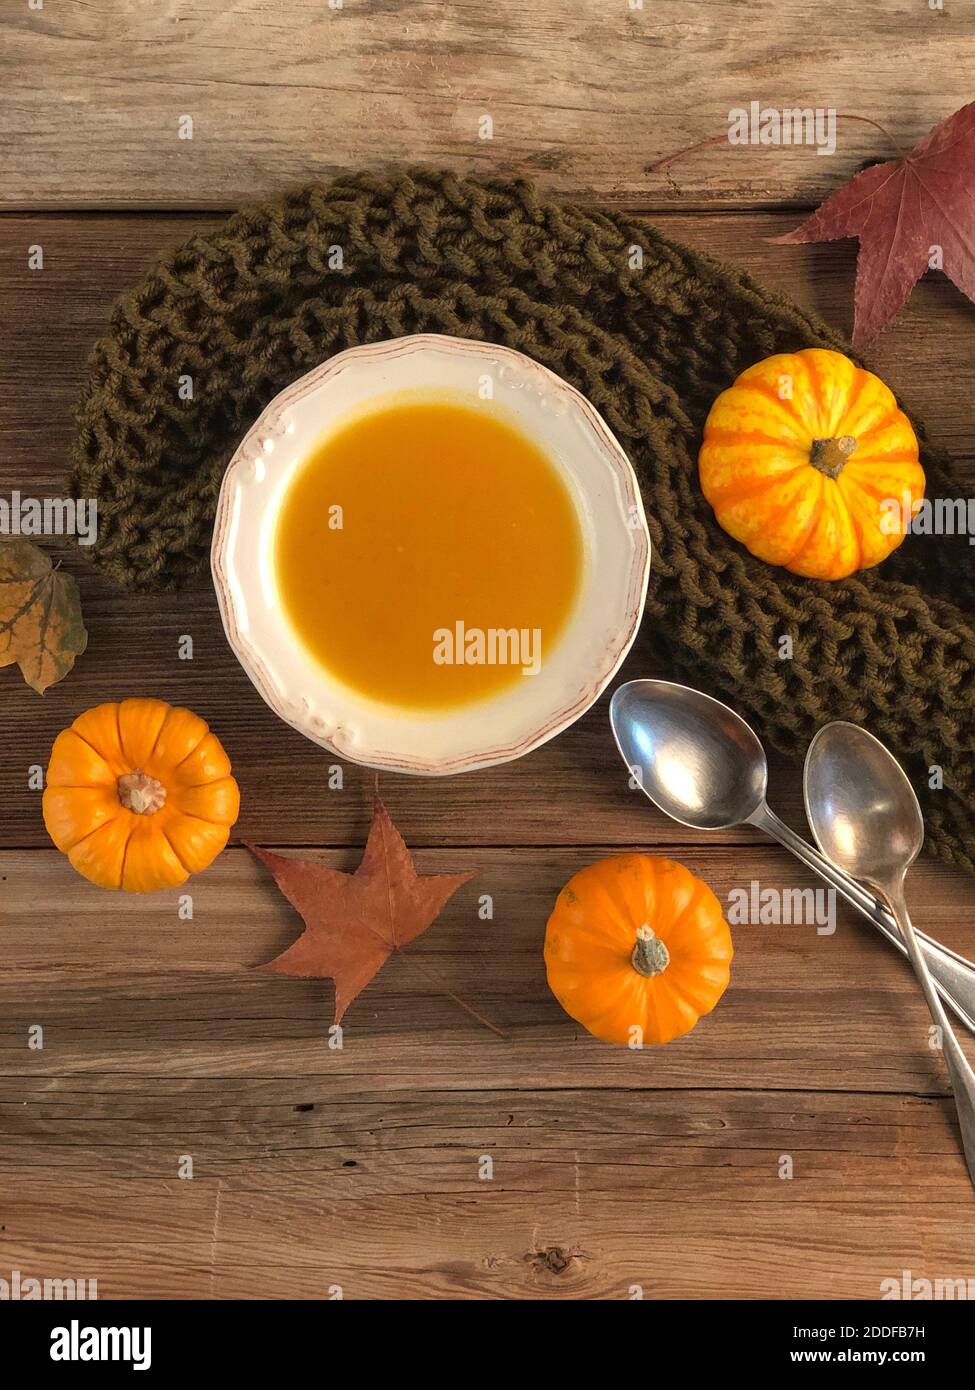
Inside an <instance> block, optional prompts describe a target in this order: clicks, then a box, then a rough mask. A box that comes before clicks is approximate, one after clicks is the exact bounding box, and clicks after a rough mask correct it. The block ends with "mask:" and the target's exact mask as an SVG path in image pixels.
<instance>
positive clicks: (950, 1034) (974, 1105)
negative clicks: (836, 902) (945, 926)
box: [886, 880, 975, 1186]
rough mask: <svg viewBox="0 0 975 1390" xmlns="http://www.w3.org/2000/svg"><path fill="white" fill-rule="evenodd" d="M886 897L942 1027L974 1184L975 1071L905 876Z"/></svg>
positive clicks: (923, 987) (935, 1020)
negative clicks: (923, 939)
mask: <svg viewBox="0 0 975 1390" xmlns="http://www.w3.org/2000/svg"><path fill="white" fill-rule="evenodd" d="M886 897H887V901H888V903H889V905H890V910H891V912H892V913H893V914H894V918H895V920H896V922H897V925H898V926H899V927H900V929H901V934H902V936H903V937H904V940H905V942H906V943H907V954H908V956H909V957H910V960H911V964H912V965H913V966H914V973H915V974H916V975H917V978H918V983H919V984H920V986H921V989H922V990H923V991H924V997H925V999H926V1000H927V1003H928V1008H929V1009H930V1010H931V1018H932V1019H933V1021H934V1023H935V1024H936V1025H937V1027H938V1028H939V1029H940V1030H941V1045H942V1051H943V1052H944V1059H945V1063H946V1065H947V1067H948V1075H949V1076H950V1078H951V1089H952V1090H953V1091H954V1093H955V1105H956V1106H957V1107H958V1123H959V1125H960V1127H961V1142H962V1148H963V1149H964V1150H965V1162H966V1163H967V1164H968V1175H969V1177H970V1178H971V1180H972V1185H973V1186H975V1071H973V1070H972V1066H971V1063H970V1062H969V1060H968V1058H967V1057H966V1056H965V1054H964V1052H963V1051H962V1048H961V1043H960V1042H959V1041H958V1039H957V1038H956V1037H955V1033H954V1030H953V1028H952V1026H951V1024H950V1023H949V1022H948V1016H947V1014H946V1013H945V1011H944V1009H943V1008H942V1005H941V1000H940V998H939V997H938V992H937V990H936V989H935V986H934V981H933V980H932V978H931V975H930V973H929V971H928V967H927V965H926V964H925V961H924V956H923V954H922V952H921V947H920V942H919V941H918V939H917V934H916V933H915V931H914V927H913V925H912V923H911V919H910V916H909V914H908V911H907V903H906V901H905V900H904V885H903V880H902V881H901V882H900V883H899V884H892V885H891V886H890V888H889V889H888V891H887V894H886Z"/></svg>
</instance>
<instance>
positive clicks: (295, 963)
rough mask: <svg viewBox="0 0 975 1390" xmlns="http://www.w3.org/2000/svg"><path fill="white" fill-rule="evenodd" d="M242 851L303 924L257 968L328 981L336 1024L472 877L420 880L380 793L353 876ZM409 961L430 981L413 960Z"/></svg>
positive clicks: (308, 862)
mask: <svg viewBox="0 0 975 1390" xmlns="http://www.w3.org/2000/svg"><path fill="white" fill-rule="evenodd" d="M247 848H248V849H250V850H251V851H252V853H254V854H256V855H257V857H258V859H260V860H261V862H262V863H263V864H266V865H267V867H268V868H269V869H270V870H271V873H272V874H273V875H274V878H275V882H276V883H277V885H278V887H279V888H280V889H281V892H282V893H283V894H284V896H285V897H286V898H287V899H288V901H289V902H290V903H291V905H292V907H294V908H295V909H296V910H297V912H299V913H300V915H301V917H302V918H303V919H304V923H305V930H304V932H303V933H302V934H301V936H299V938H298V940H297V941H296V942H294V944H293V945H291V946H289V947H288V949H287V950H286V951H283V952H282V953H281V955H279V956H277V957H275V959H274V960H272V961H269V962H268V963H267V964H266V965H262V966H258V969H259V970H273V971H275V972H276V973H278V974H280V975H297V976H300V977H301V978H306V979H307V978H328V979H331V980H334V981H335V1022H336V1023H339V1022H341V1020H342V1016H343V1014H344V1013H345V1011H346V1009H347V1008H348V1007H349V1005H350V1004H351V1003H352V1000H353V999H354V998H355V997H356V995H357V994H358V993H359V992H360V991H361V990H363V989H364V988H365V987H366V985H367V984H368V983H369V981H370V980H371V979H372V978H373V977H374V976H375V975H376V974H377V973H378V972H379V970H380V969H381V968H382V966H384V965H385V963H386V961H387V960H388V959H389V957H390V956H391V955H392V953H393V952H394V951H397V950H401V949H402V948H403V947H404V946H408V945H409V943H410V942H411V941H415V940H416V938H417V937H418V936H421V935H422V934H423V932H425V931H426V929H427V927H429V926H430V924H431V923H432V922H433V921H434V919H435V918H436V917H437V916H438V915H439V913H440V912H441V910H442V909H443V907H444V904H445V903H446V902H447V900H448V899H449V898H450V897H451V896H452V895H453V894H454V893H455V892H456V891H457V889H458V888H459V887H460V886H461V884H462V883H466V882H467V881H468V879H470V878H473V877H474V874H473V873H465V874H426V875H424V876H423V877H422V878H421V877H420V876H419V875H418V874H417V872H416V869H415V867H414V864H413V857H412V855H411V854H410V851H409V850H408V849H407V847H406V844H405V842H404V840H403V837H402V835H400V833H399V831H398V830H397V829H396V827H395V825H394V824H393V822H392V821H391V820H390V817H389V812H388V811H387V810H386V807H385V806H384V805H383V803H382V802H381V801H380V799H379V795H378V793H377V795H376V798H375V802H374V805H373V816H372V825H371V826H370V827H369V838H368V840H367V842H366V848H365V852H364V854H363V856H362V862H361V864H360V865H359V867H358V868H357V869H356V871H355V873H354V874H346V873H342V872H341V871H339V870H338V869H327V868H325V867H324V866H323V865H321V864H316V863H315V862H314V861H312V860H309V859H298V858H287V857H286V856H284V855H282V854H274V853H273V852H272V851H271V850H265V849H258V848H257V847H256V846H254V845H248V846H247ZM411 959H412V960H413V962H414V965H416V966H417V967H418V968H423V970H424V973H425V974H426V975H428V976H429V975H431V973H432V972H430V971H428V970H426V968H425V967H420V966H419V962H417V961H416V958H415V957H411ZM441 987H442V988H445V987H444V986H443V985H441ZM445 992H446V993H447V994H449V995H450V997H451V998H452V999H454V1000H455V1001H456V1002H457V1003H458V1004H460V1006H461V1008H463V1009H466V1010H467V1012H468V1013H470V1014H472V1015H473V1017H475V1018H476V1019H478V1021H479V1022H481V1023H483V1024H484V1025H485V1026H486V1027H488V1028H491V1030H492V1031H493V1032H498V1031H499V1030H498V1029H496V1028H494V1026H493V1024H490V1023H488V1021H487V1020H486V1019H484V1018H482V1017H481V1015H480V1014H478V1013H476V1012H475V1011H474V1010H473V1009H471V1008H470V1007H469V1005H467V1004H465V1003H464V1001H463V1000H462V999H459V998H458V997H457V995H456V994H453V993H452V992H451V991H450V990H449V989H445ZM502 1036H503V1034H502Z"/></svg>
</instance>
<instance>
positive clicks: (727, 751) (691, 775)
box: [609, 680, 768, 830]
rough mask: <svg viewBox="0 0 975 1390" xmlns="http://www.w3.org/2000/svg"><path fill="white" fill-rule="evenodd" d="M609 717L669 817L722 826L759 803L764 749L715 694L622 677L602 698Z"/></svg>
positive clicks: (644, 784)
mask: <svg viewBox="0 0 975 1390" xmlns="http://www.w3.org/2000/svg"><path fill="white" fill-rule="evenodd" d="M609 719H610V724H611V725H612V729H613V737H614V738H615V739H616V746H617V747H618V748H619V750H620V753H621V754H622V757H623V761H624V762H625V763H626V764H627V765H628V766H629V767H630V769H631V771H632V772H633V774H634V776H636V777H637V778H638V780H639V782H640V786H641V788H642V790H643V791H644V792H645V793H646V794H647V796H648V797H649V798H650V800H651V801H652V802H653V803H654V804H655V805H656V806H658V807H659V808H660V810H661V811H663V812H664V814H665V815H668V816H670V817H671V819H672V820H675V821H678V822H679V823H680V824H681V825H687V826H690V827H691V828H692V829H695V830H728V829H730V828H731V827H732V826H735V825H741V824H742V822H744V821H747V820H750V819H751V818H753V817H754V816H755V815H757V814H758V813H759V812H760V811H761V809H762V807H763V806H764V804H765V790H766V786H767V783H768V763H767V762H766V759H765V751H764V749H763V748H762V745H761V744H760V743H759V741H758V739H757V738H756V736H755V734H754V733H753V732H752V730H751V729H750V728H749V727H748V725H747V724H746V723H745V721H744V720H743V719H740V718H739V717H738V715H737V714H735V712H734V710H730V709H729V708H728V706H727V705H723V704H722V703H721V701H720V700H713V699H712V698H711V696H710V695H705V694H703V693H702V692H701V691H699V690H692V689H690V688H689V687H688V686H686V685H675V684H674V683H673V682H671V681H656V680H635V681H627V682H626V684H625V685H621V686H620V687H619V689H618V690H617V691H616V693H615V694H614V695H613V698H612V700H611V701H610V706H609Z"/></svg>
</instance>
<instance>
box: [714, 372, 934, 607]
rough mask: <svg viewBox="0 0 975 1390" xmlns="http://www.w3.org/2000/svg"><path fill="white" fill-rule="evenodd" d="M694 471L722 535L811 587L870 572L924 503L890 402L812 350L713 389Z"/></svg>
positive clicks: (913, 457)
mask: <svg viewBox="0 0 975 1390" xmlns="http://www.w3.org/2000/svg"><path fill="white" fill-rule="evenodd" d="M698 468H699V473H700V479H701V489H702V491H703V492H704V496H705V497H706V498H707V500H708V501H709V502H710V504H711V506H712V507H713V508H714V514H715V516H716V518H717V520H718V523H719V525H720V526H721V527H722V528H723V529H724V530H725V531H727V532H728V534H729V535H730V536H734V538H735V540H737V541H741V543H742V545H744V546H746V547H747V548H748V549H749V550H750V551H751V553H752V554H753V555H756V556H757V557H758V558H759V559H760V560H765V561H767V562H768V563H769V564H771V565H784V566H785V568H786V569H787V570H791V571H792V573H793V574H801V575H805V576H806V577H808V578H811V579H843V578H844V577H845V576H846V575H849V574H853V572H854V571H855V570H861V569H870V568H871V567H872V566H873V565H879V564H880V562H881V560H885V559H886V558H887V556H888V555H889V554H890V553H891V551H893V550H896V548H897V547H898V546H899V545H900V543H901V541H902V540H903V539H904V535H905V526H904V518H905V517H910V516H912V515H913V512H914V507H915V503H917V502H919V501H920V500H921V498H923V496H924V470H923V469H922V467H921V464H920V462H919V461H918V444H917V438H916V436H915V434H914V431H913V429H912V428H911V424H910V421H909V420H908V418H907V416H906V415H905V414H904V413H903V411H902V410H900V409H898V406H897V402H896V400H895V399H894V396H893V393H892V392H891V391H890V390H889V389H888V387H886V386H885V385H884V383H883V382H882V381H881V380H880V378H879V377H876V376H874V374H873V373H872V372H868V371H865V370H864V368H862V367H858V366H857V365H856V364H855V363H854V362H851V361H850V359H849V358H848V357H844V356H843V354H842V353H841V352H829V351H826V350H824V349H822V348H806V349H804V350H803V351H802V352H796V353H780V354H778V355H777V356H775V357H767V358H766V359H765V361H764V362H758V363H757V364H756V365H755V366H753V367H749V368H748V370H747V371H744V372H742V374H741V376H739V377H738V379H737V381H736V382H735V383H734V385H733V386H731V387H729V388H728V390H727V391H722V393H721V395H720V396H719V397H718V398H717V400H716V401H715V402H714V405H713V406H712V407H711V411H710V414H709V415H708V418H707V423H706V424H705V426H704V441H703V443H702V446H701V451H700V455H699V459H698Z"/></svg>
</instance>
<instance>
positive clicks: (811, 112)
mask: <svg viewBox="0 0 975 1390" xmlns="http://www.w3.org/2000/svg"><path fill="white" fill-rule="evenodd" d="M728 144H729V145H811V146H813V147H815V150H816V153H817V154H835V153H836V108H835V107H833V106H801V107H800V106H785V107H778V106H763V105H762V104H761V102H759V101H752V102H749V104H748V106H733V107H732V109H731V110H730V111H729V112H728Z"/></svg>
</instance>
